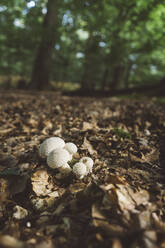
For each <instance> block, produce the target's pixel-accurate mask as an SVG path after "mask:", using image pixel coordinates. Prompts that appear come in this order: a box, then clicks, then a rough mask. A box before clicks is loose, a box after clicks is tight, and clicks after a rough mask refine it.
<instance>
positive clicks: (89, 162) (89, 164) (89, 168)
mask: <svg viewBox="0 0 165 248" xmlns="http://www.w3.org/2000/svg"><path fill="white" fill-rule="evenodd" d="M80 162H82V163H83V164H85V165H86V168H87V174H88V173H89V172H90V173H91V172H92V169H93V159H91V158H90V157H82V158H81V159H80Z"/></svg>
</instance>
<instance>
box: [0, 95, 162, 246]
mask: <svg viewBox="0 0 165 248" xmlns="http://www.w3.org/2000/svg"><path fill="white" fill-rule="evenodd" d="M52 136H59V137H62V138H63V139H64V140H65V141H66V142H74V143H75V144H76V145H77V146H78V153H77V154H76V156H75V157H76V158H77V159H79V158H81V157H82V156H83V155H88V156H90V157H91V158H92V159H93V160H94V168H93V172H92V174H89V175H87V176H86V177H84V178H83V179H82V180H80V179H77V178H76V177H74V176H73V175H69V176H68V177H65V178H60V177H59V176H58V173H57V171H56V170H52V169H50V168H48V166H47V164H46V161H45V160H43V159H41V158H40V157H39V154H38V148H39V145H40V144H41V142H42V141H43V140H45V139H46V138H47V137H52ZM0 247H4V248H21V247H22V248H24V247H25V248H33V247H34V248H53V247H57V248H59V247H60V248H65V247H66V248H68V247H73V248H77V247H89V248H97V247H98V248H100V247H103V248H104V247H107V248H110V247H112V248H124V247H126V248H135V247H136V248H141V247H146V248H156V247H157V248H161V247H162V248H164V247H165V104H163V103H157V102H153V101H152V99H143V100H133V99H131V100H129V99H118V98H115V97H113V98H94V97H93V98H85V97H84V98H80V97H68V96H61V95H60V93H43V92H40V93H35V92H31V93H28V92H27V93H24V92H19V93H18V92H0Z"/></svg>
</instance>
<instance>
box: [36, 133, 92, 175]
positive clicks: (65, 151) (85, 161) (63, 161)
mask: <svg viewBox="0 0 165 248" xmlns="http://www.w3.org/2000/svg"><path fill="white" fill-rule="evenodd" d="M77 150H78V149H77V146H76V145H75V144H74V143H72V142H68V143H65V142H64V140H63V139H62V138H59V137H51V138H48V139H46V140H45V141H44V142H43V143H42V144H41V145H40V148H39V155H40V157H41V158H46V160H47V164H48V166H49V167H50V168H52V169H58V171H59V172H60V173H61V174H63V175H68V174H70V173H71V172H73V174H74V175H75V176H76V177H77V178H79V179H82V178H84V176H86V175H87V174H89V173H91V172H92V169H93V160H92V159H91V158H90V157H82V158H81V159H80V161H79V162H76V163H74V165H73V167H71V166H70V164H72V163H71V162H72V159H73V156H74V154H75V153H77Z"/></svg>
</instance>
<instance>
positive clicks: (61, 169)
mask: <svg viewBox="0 0 165 248" xmlns="http://www.w3.org/2000/svg"><path fill="white" fill-rule="evenodd" d="M58 170H59V172H61V173H62V174H64V175H68V174H69V173H70V172H71V170H72V169H71V167H70V166H69V164H68V163H66V164H64V165H63V166H61V167H59V169H58Z"/></svg>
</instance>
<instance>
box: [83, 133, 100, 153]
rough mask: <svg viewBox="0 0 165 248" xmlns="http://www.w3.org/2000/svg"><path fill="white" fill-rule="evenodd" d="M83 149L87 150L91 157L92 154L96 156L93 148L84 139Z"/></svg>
mask: <svg viewBox="0 0 165 248" xmlns="http://www.w3.org/2000/svg"><path fill="white" fill-rule="evenodd" d="M82 148H83V149H86V150H88V152H89V153H90V154H91V155H93V154H97V151H96V150H95V149H94V148H93V146H92V145H91V143H90V142H89V141H88V140H87V138H86V137H85V138H84V143H83V145H82Z"/></svg>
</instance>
